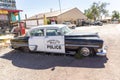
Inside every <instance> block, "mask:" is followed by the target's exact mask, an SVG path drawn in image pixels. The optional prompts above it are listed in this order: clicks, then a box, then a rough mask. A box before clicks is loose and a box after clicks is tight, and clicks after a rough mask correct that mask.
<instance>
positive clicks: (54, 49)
mask: <svg viewBox="0 0 120 80" xmlns="http://www.w3.org/2000/svg"><path fill="white" fill-rule="evenodd" d="M11 47H12V48H13V49H17V50H23V51H25V52H28V51H37V52H49V53H61V54H71V53H69V51H73V52H75V53H73V55H74V54H78V55H80V56H81V55H82V56H89V55H94V54H96V55H98V56H105V55H106V50H105V48H104V41H103V40H102V39H101V38H100V37H99V36H98V34H97V33H80V32H79V33H78V32H73V31H72V30H71V29H69V28H68V27H67V26H66V25H58V24H57V25H43V26H38V27H34V28H31V29H30V30H29V31H28V32H27V34H26V35H25V36H22V37H16V38H14V39H11Z"/></svg>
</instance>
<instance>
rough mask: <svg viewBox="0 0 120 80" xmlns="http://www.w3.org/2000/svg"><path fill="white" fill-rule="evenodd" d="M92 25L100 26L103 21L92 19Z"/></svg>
mask: <svg viewBox="0 0 120 80" xmlns="http://www.w3.org/2000/svg"><path fill="white" fill-rule="evenodd" d="M92 25H98V26H102V25H103V22H101V21H94V22H93V23H92Z"/></svg>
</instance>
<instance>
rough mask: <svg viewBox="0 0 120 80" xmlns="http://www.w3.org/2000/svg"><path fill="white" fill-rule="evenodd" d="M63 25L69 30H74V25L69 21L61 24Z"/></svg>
mask: <svg viewBox="0 0 120 80" xmlns="http://www.w3.org/2000/svg"><path fill="white" fill-rule="evenodd" d="M63 24H65V25H67V26H68V27H69V28H71V29H75V28H76V25H75V24H72V23H71V22H70V21H65V22H63Z"/></svg>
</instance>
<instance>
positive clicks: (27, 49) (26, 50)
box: [22, 47, 30, 53]
mask: <svg viewBox="0 0 120 80" xmlns="http://www.w3.org/2000/svg"><path fill="white" fill-rule="evenodd" d="M22 51H23V52H25V53H29V52H30V50H29V48H28V47H23V48H22Z"/></svg>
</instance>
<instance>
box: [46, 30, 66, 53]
mask: <svg viewBox="0 0 120 80" xmlns="http://www.w3.org/2000/svg"><path fill="white" fill-rule="evenodd" d="M45 51H46V52H55V53H65V41H64V35H61V34H60V33H59V32H58V29H46V37H45Z"/></svg>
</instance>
